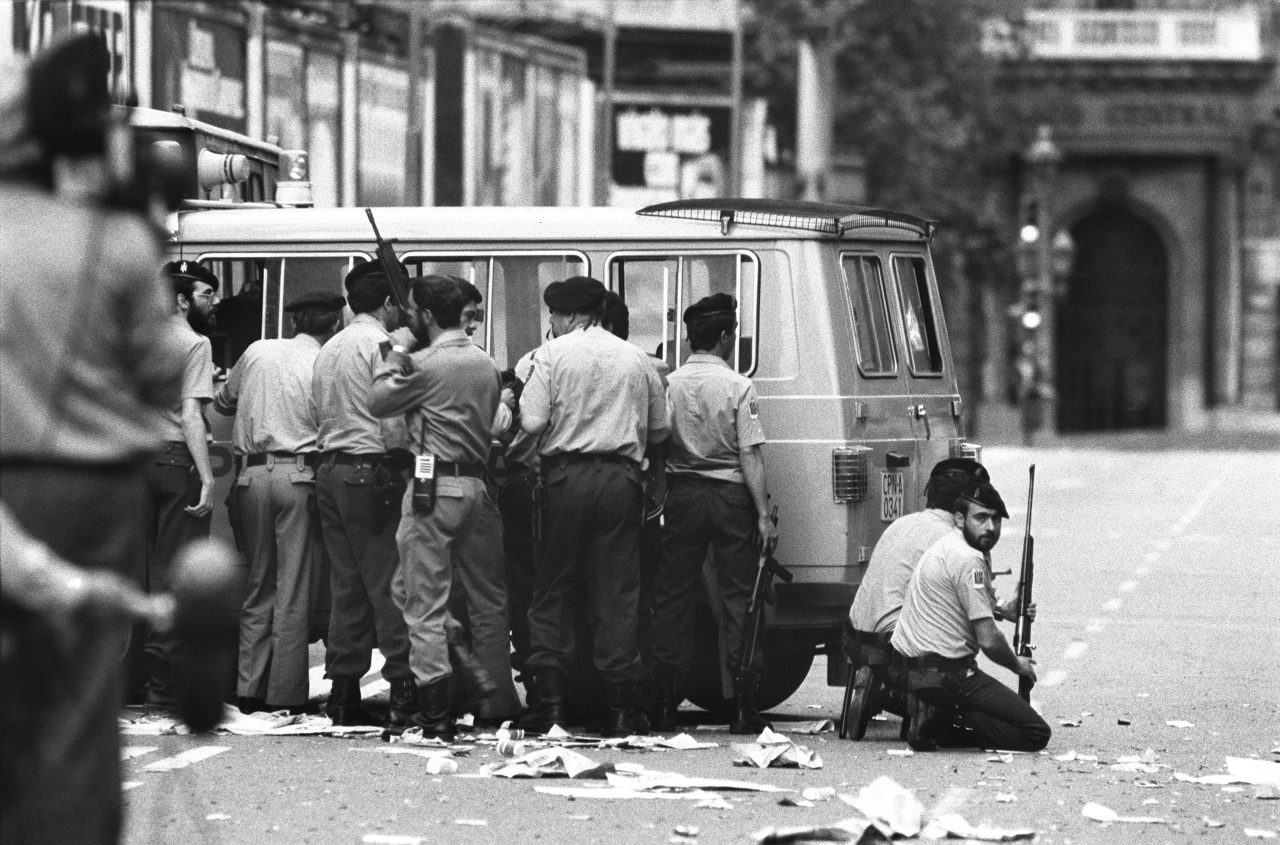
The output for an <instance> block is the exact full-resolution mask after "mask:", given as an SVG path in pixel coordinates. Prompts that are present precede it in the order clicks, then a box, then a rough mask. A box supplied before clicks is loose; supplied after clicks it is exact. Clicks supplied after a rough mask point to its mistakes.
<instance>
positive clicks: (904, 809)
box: [840, 775, 924, 838]
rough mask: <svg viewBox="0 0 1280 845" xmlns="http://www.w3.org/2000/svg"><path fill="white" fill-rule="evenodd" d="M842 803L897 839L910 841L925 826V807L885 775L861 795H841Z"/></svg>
mask: <svg viewBox="0 0 1280 845" xmlns="http://www.w3.org/2000/svg"><path fill="white" fill-rule="evenodd" d="M840 800H841V801H843V802H845V803H846V804H848V805H849V806H851V807H853V808H854V809H855V810H857V811H858V812H860V813H862V815H864V816H866V817H867V818H868V819H870V820H871V821H873V822H876V823H877V824H878V826H881V827H884V828H885V829H887V830H888V831H889V833H890V835H894V836H903V837H907V838H910V837H912V836H915V835H916V834H918V833H919V832H920V830H921V827H922V826H923V824H924V805H923V804H921V803H920V802H919V801H918V800H916V797H915V795H913V794H912V793H911V792H909V791H908V790H906V789H904V788H903V787H902V786H899V785H898V783H897V782H896V781H894V780H893V779H892V778H889V777H885V776H884V775H881V776H880V777H878V778H876V779H875V780H873V781H872V782H871V783H870V784H869V785H867V786H864V787H863V788H862V789H860V790H859V791H858V794H857V795H852V796H850V795H843V794H842V795H841V796H840Z"/></svg>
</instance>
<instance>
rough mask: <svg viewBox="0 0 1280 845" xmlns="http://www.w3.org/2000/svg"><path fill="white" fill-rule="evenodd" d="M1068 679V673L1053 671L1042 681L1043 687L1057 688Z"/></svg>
mask: <svg viewBox="0 0 1280 845" xmlns="http://www.w3.org/2000/svg"><path fill="white" fill-rule="evenodd" d="M1066 679H1067V673H1066V672H1064V671H1063V670H1061V669H1052V670H1050V671H1049V672H1048V673H1046V674H1045V676H1044V677H1043V678H1041V679H1040V683H1039V685H1040V686H1042V687H1056V686H1058V685H1059V684H1061V683H1062V682H1063V681H1065V680H1066Z"/></svg>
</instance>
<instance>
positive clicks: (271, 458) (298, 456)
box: [244, 452, 320, 469]
mask: <svg viewBox="0 0 1280 845" xmlns="http://www.w3.org/2000/svg"><path fill="white" fill-rule="evenodd" d="M319 457H320V456H319V454H318V453H316V452H302V453H297V452H255V453H254V454H252V455H245V457H244V465H245V466H247V467H260V466H269V465H274V464H278V463H286V462H289V461H293V462H294V463H295V464H297V465H298V466H299V467H311V468H312V469H314V468H315V465H316V463H317V461H318V460H319Z"/></svg>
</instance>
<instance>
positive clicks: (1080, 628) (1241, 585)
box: [68, 443, 1280, 845]
mask: <svg viewBox="0 0 1280 845" xmlns="http://www.w3.org/2000/svg"><path fill="white" fill-rule="evenodd" d="M985 460H986V463H987V465H988V467H989V468H990V469H991V471H992V476H993V478H994V480H995V482H996V484H997V486H998V487H999V488H1000V489H1001V491H1002V492H1003V493H1004V495H1005V499H1006V501H1007V502H1008V503H1009V506H1010V510H1011V515H1012V519H1011V520H1010V521H1009V522H1008V523H1007V524H1006V526H1005V533H1004V540H1003V541H1002V543H1001V544H1000V545H999V546H998V547H997V549H996V551H995V563H996V568H997V569H1001V568H1009V567H1012V568H1016V565H1017V560H1018V553H1019V547H1020V544H1021V537H1022V529H1023V520H1024V516H1025V514H1024V511H1025V505H1024V503H1025V493H1026V467H1027V464H1028V463H1029V462H1030V461H1032V460H1034V461H1035V462H1036V464H1037V490H1036V504H1035V526H1034V529H1035V536H1036V542H1037V563H1038V566H1037V572H1036V587H1037V591H1036V593H1037V595H1036V598H1037V602H1038V604H1039V618H1038V620H1037V623H1036V626H1035V638H1034V639H1035V641H1036V643H1037V647H1038V650H1037V659H1038V662H1039V673H1040V677H1041V684H1040V685H1039V686H1038V687H1037V688H1036V690H1035V691H1034V694H1033V701H1034V702H1035V704H1036V705H1037V706H1038V708H1039V709H1040V710H1041V712H1042V713H1043V715H1044V716H1045V718H1046V719H1047V720H1048V721H1049V723H1050V725H1052V726H1053V727H1054V737H1053V740H1052V742H1051V743H1050V745H1049V748H1048V749H1047V750H1046V751H1045V752H1044V753H1042V754H1038V755H1022V754H1019V755H1012V756H1001V755H993V754H990V753H986V752H980V751H964V752H940V753H934V754H915V755H911V756H904V755H901V754H900V753H894V752H901V751H902V750H903V749H905V748H906V746H905V743H902V742H900V741H899V740H898V722H897V721H896V719H894V720H889V721H880V722H875V723H873V724H872V727H871V730H870V732H869V734H868V737H867V739H866V740H865V741H863V742H859V743H854V742H848V741H841V740H838V739H837V738H836V737H835V735H834V734H833V733H830V732H828V733H823V734H819V735H802V734H797V733H794V730H795V728H796V726H797V725H798V724H801V723H803V722H807V721H813V720H819V719H836V718H837V717H838V715H839V701H840V691H839V690H838V689H835V688H831V687H827V686H826V685H825V666H824V662H823V661H822V660H818V661H816V662H815V665H814V670H813V672H812V673H811V675H810V677H809V680H808V681H807V682H806V684H805V686H804V687H803V688H802V689H801V690H800V691H799V692H798V693H797V694H796V695H795V696H793V697H792V698H791V700H790V701H788V702H787V703H786V704H784V705H783V706H781V707H779V708H777V710H775V712H774V715H775V720H776V727H777V728H778V730H779V731H780V732H782V733H784V734H787V735H788V736H790V737H791V738H792V739H793V740H794V741H795V742H796V743H798V744H799V745H802V746H804V747H807V748H808V749H809V750H811V751H813V752H816V753H817V755H819V756H820V758H821V761H822V767H821V768H816V769H780V768H768V769H759V768H747V767H741V766H735V765H734V764H733V760H734V756H735V755H734V753H733V751H732V750H731V749H730V748H729V744H730V742H734V741H738V740H739V739H740V738H737V737H730V735H729V734H728V733H726V732H724V730H723V728H721V729H719V730H715V729H700V728H698V722H699V721H700V719H699V714H698V713H697V712H696V711H692V710H690V711H688V712H687V713H686V714H685V716H686V721H687V725H686V727H688V728H689V729H690V730H692V731H693V735H694V736H695V737H696V738H697V739H698V740H701V741H705V742H712V743H717V744H718V746H717V747H716V748H712V749H704V750H691V751H661V752H659V751H622V750H601V749H593V748H584V749H577V750H579V751H580V752H582V753H584V754H586V755H587V756H589V757H590V758H591V759H593V760H595V761H597V762H602V763H603V762H614V763H617V764H638V765H642V766H644V767H645V768H646V769H649V770H658V771H665V772H678V773H681V774H684V775H695V776H704V777H715V778H722V779H733V780H740V781H749V782H752V783H756V784H765V785H772V786H776V787H782V788H785V789H792V790H803V789H806V788H824V787H830V788H832V789H834V791H835V792H836V793H837V794H840V793H845V794H855V793H857V792H858V791H859V790H860V789H862V788H863V787H865V786H867V785H868V784H870V783H871V782H872V781H874V780H875V779H876V778H878V777H880V776H887V777H889V778H891V779H892V780H893V781H895V782H896V783H897V784H899V785H900V786H901V787H903V788H904V789H906V790H908V791H910V792H911V793H913V794H914V796H915V797H916V798H917V799H918V800H919V801H920V802H921V803H922V804H923V805H924V806H925V807H926V808H933V807H935V806H937V805H938V804H939V803H940V802H942V803H945V804H947V805H948V807H949V809H950V810H951V811H952V812H955V813H958V814H959V815H960V816H962V817H963V818H964V819H965V820H967V821H968V822H970V823H971V824H975V825H989V826H993V827H995V828H999V829H1004V830H1014V829H1030V830H1034V831H1035V832H1036V834H1037V838H1036V841H1037V842H1041V843H1069V842H1076V843H1092V842H1143V843H1145V842H1151V843H1163V842H1197V843H1198V842H1211V843H1219V842H1221V843H1227V842H1232V843H1234V842H1252V841H1262V840H1261V839H1260V838H1256V837H1255V836H1251V835H1250V834H1249V833H1248V832H1247V831H1249V830H1254V831H1261V832H1270V833H1273V834H1280V788H1275V787H1272V788H1266V787H1259V786H1255V785H1250V784H1234V785H1214V784H1197V783H1191V782H1187V781H1184V780H1180V779H1179V778H1178V777H1177V776H1178V775H1180V774H1181V775H1187V776H1192V777H1199V776H1203V775H1209V774H1220V773H1224V772H1225V771H1226V768H1225V761H1226V758H1227V757H1241V758H1253V759H1256V760H1260V761H1266V762H1271V763H1275V764H1276V765H1277V766H1280V622H1278V621H1277V613H1276V611H1275V608H1274V605H1275V600H1276V598H1277V596H1278V595H1280V451H1239V450H1204V451H1201V450H1196V451H1192V450H1189V449H1184V450H1169V449H1148V448H1144V447H1143V444H1142V443H1138V444H1136V446H1135V447H1134V448H1126V449H1117V448H1103V447H1095V446H1093V445H1088V446H1082V445H1080V444H1076V445H1074V446H1072V447H1071V448H1065V447H1063V448H1056V449H1050V450H1035V451H1034V452H1033V451H1031V450H1026V449H1020V448H993V449H989V450H988V451H987V454H986V456H985ZM779 557H780V559H781V558H784V557H785V538H784V539H783V546H782V547H780V549H779ZM784 562H785V561H784ZM1012 581H1013V578H1011V577H1006V578H1003V579H998V580H997V592H999V593H1000V594H1001V595H1002V597H1004V596H1005V595H1007V592H1008V591H1009V590H1010V589H1011V586H1012ZM1001 582H1003V583H1001ZM1005 628H1006V630H1008V626H1005ZM988 669H989V671H991V672H992V673H993V674H995V675H996V676H997V677H1001V678H1003V679H1005V680H1007V681H1011V677H1010V676H1009V675H1008V674H1007V673H1005V672H1004V671H1003V670H1000V669H994V668H991V667H988ZM695 729H696V730H695ZM126 747H127V750H126V754H128V755H131V756H130V758H129V759H128V760H127V761H126V762H125V764H124V765H125V769H126V780H127V781H128V782H129V788H128V791H127V793H126V800H127V805H128V820H127V828H128V835H127V841H128V842H130V843H137V845H143V843H147V844H148V845H150V843H163V842H176V843H206V842H207V843H240V842H244V843H259V842H281V843H301V842H316V843H330V842H332V843H359V842H403V843H412V842H417V841H420V842H434V841H444V842H477V843H507V842H612V843H631V842H653V843H662V842H669V841H697V842H700V843H712V842H749V841H751V835H752V834H753V832H756V831H760V830H762V829H764V828H767V827H771V826H773V827H786V826H804V825H822V824H827V823H830V822H833V821H836V820H839V819H843V818H848V817H853V816H857V815H858V814H857V812H856V811H855V810H854V809H853V808H852V807H850V806H848V805H847V804H845V803H843V802H841V801H840V800H839V799H838V798H834V799H827V800H818V801H815V802H814V804H813V806H783V805H781V804H779V800H780V799H781V798H783V797H784V794H778V793H763V792H740V791H733V792H731V791H725V792H721V793H720V794H721V795H722V797H723V798H724V799H725V804H724V805H722V808H721V809H715V808H699V807H697V806H696V804H697V802H695V801H689V800H664V799H652V800H640V799H634V798H632V799H617V800H607V799H602V798H577V799H570V798H566V797H561V796H553V795H547V794H543V793H540V792H537V791H535V787H537V786H553V787H554V786H559V787H564V786H578V785H580V783H581V782H579V781H568V780H562V779H557V780H550V779H541V780H537V781H534V780H508V779H503V778H484V777H477V776H476V775H477V774H478V771H479V769H480V767H481V766H482V765H485V764H490V763H494V762H497V761H499V760H501V759H502V758H501V757H500V756H499V755H498V754H497V752H496V751H495V750H494V749H493V748H492V747H491V746H483V747H477V748H476V749H475V750H474V751H472V752H471V754H470V755H469V756H466V757H461V758H459V760H458V764H459V769H458V773H457V774H442V775H433V774H431V773H429V772H428V769H427V761H426V760H425V759H423V758H420V757H416V756H411V755H401V754H389V753H386V749H388V748H390V747H391V746H387V745H384V744H382V743H381V742H379V741H378V740H376V739H349V738H333V737H281V736H257V737H253V736H228V735H216V736H204V737H189V736H127V737H126ZM212 749H223V750H221V751H213V750H212ZM191 751H195V752H196V754H197V755H199V754H208V755H209V756H207V757H204V758H203V759H198V760H197V761H196V762H193V763H192V764H191V765H189V766H187V767H186V768H181V769H176V770H170V771H154V770H148V769H147V768H146V767H147V766H149V765H154V764H155V763H157V762H163V761H165V760H169V759H172V758H173V757H174V756H175V755H178V754H181V753H184V752H191ZM1072 757H1074V759H1068V758H1072ZM1124 758H1138V759H1137V761H1136V762H1134V763H1127V764H1126V763H1124V762H1123V760H1124ZM1117 766H1120V768H1117ZM1135 769H1136V770H1135ZM786 795H789V796H790V797H792V798H799V797H801V796H800V793H799V792H796V793H786ZM1090 802H1094V803H1096V804H1100V805H1102V806H1104V807H1107V808H1109V809H1111V810H1114V811H1115V812H1116V813H1118V814H1119V815H1120V816H1128V817H1133V816H1138V817H1151V818H1155V819H1158V820H1159V821H1151V822H1115V823H1111V824H1105V823H1101V822H1098V821H1094V820H1091V819H1088V818H1086V817H1085V816H1084V815H1083V812H1082V811H1083V808H1084V807H1085V806H1086V804H1088V803H1090ZM723 807H727V809H725V808H723ZM68 812H74V808H68ZM690 827H692V828H696V831H697V833H696V836H687V835H686V836H683V837H682V836H680V835H678V834H677V830H678V829H679V830H682V831H684V832H685V833H686V834H687V833H689V831H690ZM397 837H403V838H397Z"/></svg>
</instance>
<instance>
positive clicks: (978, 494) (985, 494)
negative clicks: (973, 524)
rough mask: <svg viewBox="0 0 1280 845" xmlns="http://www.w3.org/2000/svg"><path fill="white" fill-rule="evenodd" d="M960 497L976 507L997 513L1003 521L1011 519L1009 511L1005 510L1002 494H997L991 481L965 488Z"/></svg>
mask: <svg viewBox="0 0 1280 845" xmlns="http://www.w3.org/2000/svg"><path fill="white" fill-rule="evenodd" d="M960 497H961V498H962V499H964V500H965V501H968V502H973V503H974V504H975V505H980V506H982V507H984V508H987V509H988V510H993V511H995V512H996V514H997V515H998V516H999V517H1001V518H1002V519H1008V518H1009V511H1008V510H1006V509H1005V506H1004V499H1001V498H1000V494H999V493H998V492H996V488H995V487H993V486H991V482H989V481H978V482H974V483H973V484H971V485H969V486H968V487H966V488H965V491H964V493H962V494H961V496H960Z"/></svg>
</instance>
